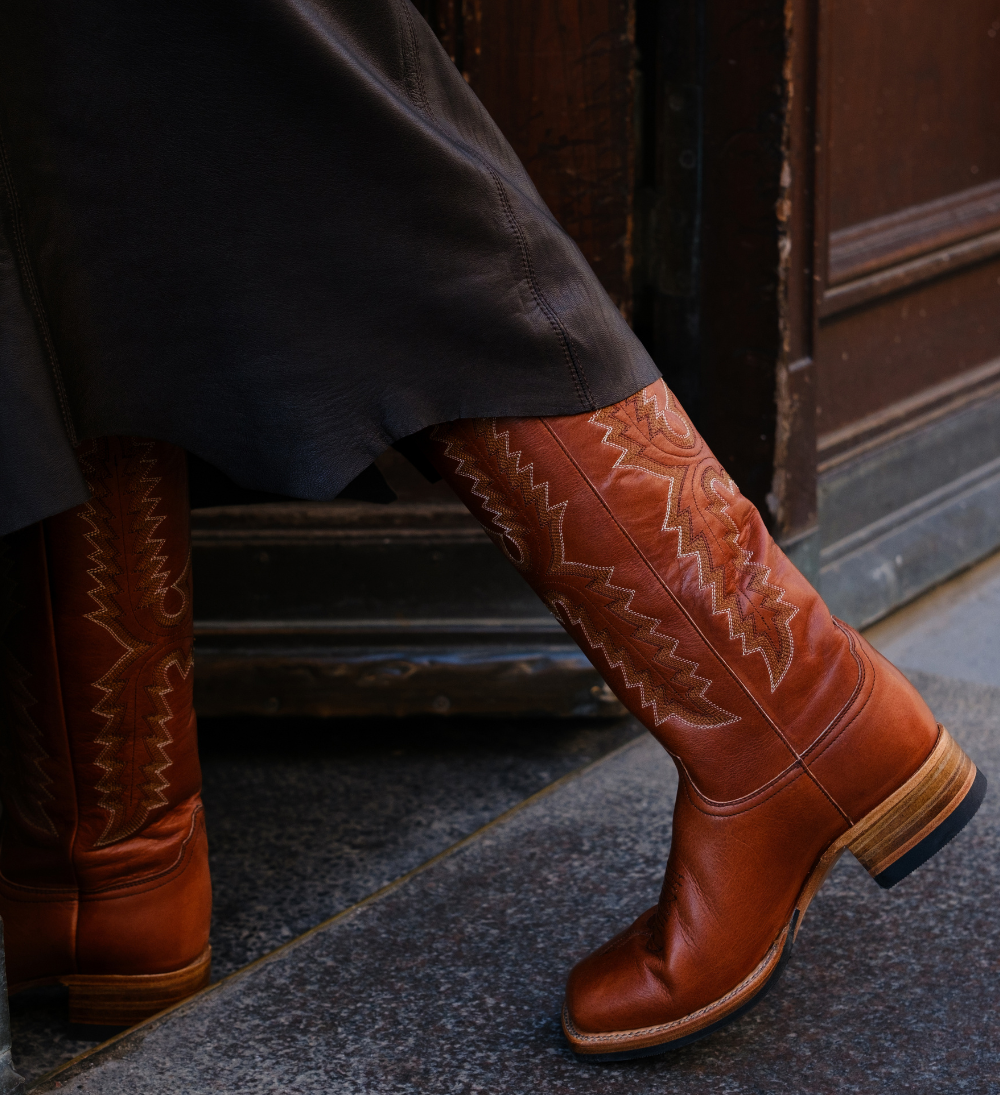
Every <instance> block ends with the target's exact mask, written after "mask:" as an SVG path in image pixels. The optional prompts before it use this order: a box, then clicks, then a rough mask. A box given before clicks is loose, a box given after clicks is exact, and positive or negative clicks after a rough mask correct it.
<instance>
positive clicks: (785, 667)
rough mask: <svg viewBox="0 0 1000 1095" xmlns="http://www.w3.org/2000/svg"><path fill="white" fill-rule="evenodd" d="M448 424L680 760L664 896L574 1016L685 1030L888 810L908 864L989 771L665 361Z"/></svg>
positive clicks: (475, 481)
mask: <svg viewBox="0 0 1000 1095" xmlns="http://www.w3.org/2000/svg"><path fill="white" fill-rule="evenodd" d="M432 436H433V442H432V446H431V448H432V454H433V458H434V460H435V463H436V466H437V467H438V470H439V471H440V472H441V473H442V475H443V476H445V478H446V479H447V480H448V481H449V482H450V483H451V485H452V486H453V487H454V489H455V490H456V491H457V492H458V494H459V496H460V497H461V498H462V499H463V501H465V502H466V504H467V505H468V506H469V507H470V509H472V511H473V512H474V513H475V514H476V515H477V516H478V517H479V519H480V520H481V521H482V523H483V525H484V528H485V529H486V531H487V532H488V533H489V534H490V536H491V537H492V538H493V539H494V541H495V542H496V543H497V545H498V546H499V547H500V548H501V550H502V551H503V552H504V553H505V554H506V555H507V557H508V558H509V559H510V560H511V562H513V563H514V565H515V566H517V567H518V569H519V570H520V571H521V573H522V574H523V575H524V577H525V578H526V579H527V581H528V582H529V583H530V584H531V586H532V587H533V588H534V590H535V591H536V592H537V593H538V595H539V596H540V597H541V598H542V600H543V601H544V602H545V603H546V605H547V606H548V607H549V609H550V610H551V611H552V613H553V614H554V615H555V616H556V618H557V619H558V620H559V622H560V623H561V624H562V625H563V626H564V627H565V628H566V630H567V631H568V632H569V633H570V634H571V635H572V636H573V638H574V639H575V640H576V641H577V642H578V644H579V645H580V647H581V649H583V651H584V652H585V653H586V654H587V656H588V657H589V658H590V660H591V661H592V662H593V663H594V665H595V666H596V668H597V669H598V670H599V671H600V672H601V674H602V676H603V677H604V678H605V680H607V682H608V684H609V685H610V686H611V688H612V689H613V691H614V692H615V694H616V695H617V696H618V697H619V699H621V701H622V702H623V703H624V704H625V705H626V706H627V707H628V708H629V709H630V710H631V711H632V712H633V714H635V715H636V717H637V718H639V719H640V720H641V721H642V722H643V723H644V725H645V726H646V727H647V728H648V729H649V730H650V731H651V732H652V733H653V734H654V735H655V736H656V737H657V739H658V740H659V741H660V742H661V744H662V745H663V746H664V747H665V748H666V749H667V750H668V752H670V754H671V755H672V757H673V759H674V761H675V763H676V765H677V768H678V771H679V777H680V779H679V786H678V792H677V799H676V803H675V810H674V827H673V836H672V842H671V848H670V856H669V860H668V864H667V870H666V875H665V879H664V885H663V889H662V892H661V895H660V900H659V902H658V904H657V905H656V906H655V907H654V908H652V909H650V910H648V911H647V912H646V913H644V914H643V915H642V916H640V917H639V918H638V920H636V921H635V923H634V924H633V925H632V926H631V927H629V928H628V929H626V930H625V931H624V932H622V933H620V934H619V935H618V936H616V937H615V938H614V939H612V940H611V941H610V942H609V943H608V944H606V945H605V946H604V947H602V948H600V949H599V950H598V951H596V952H595V953H594V954H592V955H590V956H589V957H588V958H586V959H584V960H583V961H582V962H581V963H580V964H579V965H578V966H577V967H576V968H575V969H574V971H573V973H572V974H571V976H570V980H569V984H568V987H567V1005H566V1011H565V1013H564V1029H565V1031H566V1033H567V1036H568V1037H569V1039H570V1042H571V1044H572V1045H573V1047H574V1049H575V1050H576V1051H577V1052H583V1053H588V1054H590V1053H595V1054H602V1053H605V1052H610V1053H611V1055H612V1056H614V1055H615V1053H616V1052H619V1051H621V1052H624V1053H626V1054H634V1053H642V1052H645V1051H646V1050H647V1049H649V1048H650V1047H654V1048H655V1047H660V1046H663V1045H665V1044H667V1043H672V1044H673V1043H676V1044H680V1043H682V1042H683V1041H684V1040H686V1039H689V1038H690V1037H692V1036H697V1034H698V1032H699V1031H701V1032H704V1031H705V1030H706V1029H707V1028H708V1027H711V1025H712V1024H713V1023H716V1022H721V1021H724V1020H725V1019H726V1017H727V1016H731V1015H733V1013H734V1012H735V1011H736V1010H737V1009H738V1008H740V1007H742V1006H744V1005H745V1004H746V1003H747V1002H748V1001H749V1000H752V999H753V998H754V997H755V995H756V994H757V993H758V992H759V991H760V990H761V986H762V985H764V984H767V983H768V982H769V980H770V978H771V977H772V976H773V975H775V974H776V971H777V970H778V968H779V963H780V961H781V959H782V956H783V955H785V954H787V948H788V946H790V942H791V939H792V937H793V935H794V932H795V930H796V925H797V924H798V923H799V922H800V919H801V915H802V914H803V913H804V911H805V908H806V907H807V905H808V901H809V900H810V899H811V896H812V894H813V893H815V890H816V888H818V886H819V884H820V883H821V881H822V878H823V877H824V876H825V873H826V871H827V870H828V869H829V867H830V865H832V862H834V861H835V858H836V855H839V854H840V851H842V850H843V847H844V846H847V844H848V843H850V842H854V843H850V846H851V847H852V849H853V848H854V846H855V844H856V843H857V841H858V840H861V839H862V836H863V834H862V833H861V830H862V829H865V827H866V826H869V827H870V826H872V825H876V822H878V824H877V826H876V829H877V831H876V832H875V836H873V837H872V838H871V839H870V840H869V838H864V839H865V840H867V841H868V843H870V844H871V845H872V850H871V853H870V855H869V857H868V858H869V860H870V862H871V864H872V865H876V866H878V867H879V868H880V869H881V868H883V867H884V866H885V865H886V864H887V863H889V864H891V863H895V862H897V861H899V860H900V857H902V856H904V855H905V854H906V853H907V849H908V848H911V847H913V845H914V844H915V842H917V841H919V840H920V839H921V836H922V834H925V833H927V832H932V831H939V829H940V826H942V825H946V822H947V818H948V816H949V815H950V812H951V811H953V810H954V809H955V808H956V807H957V805H958V804H959V803H960V802H961V801H962V800H963V796H964V795H965V794H967V793H968V792H969V790H970V788H971V782H970V781H971V780H972V779H973V778H975V767H974V765H972V764H971V762H969V761H968V758H965V757H964V754H962V753H961V750H958V749H957V747H954V748H952V747H953V746H954V743H950V739H949V738H948V736H947V734H946V733H945V732H944V731H943V730H940V729H939V727H938V726H937V724H936V723H935V720H934V718H933V716H932V714H931V712H930V711H929V710H928V708H927V706H926V704H924V702H923V700H922V699H921V698H920V696H919V695H918V694H917V692H916V690H915V689H914V688H913V687H912V686H911V685H910V684H909V682H908V681H906V679H905V678H904V677H903V676H902V675H901V674H899V673H898V671H896V670H895V669H894V668H893V667H892V666H890V665H889V664H888V663H887V662H886V661H885V660H884V659H883V658H881V657H880V655H878V654H877V653H876V652H875V651H874V650H873V649H872V648H871V647H870V646H869V644H868V643H866V642H865V640H864V639H863V638H862V637H861V636H860V635H858V634H857V633H856V632H855V631H854V630H853V629H851V628H849V627H847V626H846V625H845V624H843V623H841V622H840V621H838V620H835V619H834V618H833V617H832V616H831V615H830V613H829V611H828V610H827V608H826V606H825V605H824V604H823V602H822V600H821V599H820V597H819V596H818V594H817V593H816V591H815V590H814V589H813V588H812V587H811V586H810V585H809V583H808V582H807V581H806V580H805V578H804V577H803V576H802V575H801V574H800V573H799V572H798V570H796V568H795V567H794V566H792V565H791V563H789V561H788V560H787V559H786V558H785V556H784V554H783V553H782V552H781V550H780V549H779V548H778V547H777V545H776V544H775V543H774V541H773V540H772V539H771V537H770V535H769V534H768V532H767V529H766V527H765V526H764V523H763V521H762V520H761V517H760V514H759V513H758V512H757V510H756V509H755V508H754V507H753V506H752V505H751V504H750V503H749V502H748V501H747V500H746V499H745V498H743V496H742V495H741V494H740V492H739V490H738V489H737V487H736V485H735V483H734V482H733V481H732V479H731V478H730V477H729V475H728V474H727V473H726V471H725V470H724V469H723V468H722V466H721V465H720V464H719V462H718V461H717V460H716V458H715V457H714V455H713V454H712V452H711V451H710V450H709V448H708V447H707V445H706V444H705V443H704V441H703V440H702V438H701V437H699V435H698V434H697V432H696V431H695V429H694V427H693V426H692V424H691V422H690V420H689V419H688V418H687V416H686V415H685V414H684V412H683V410H682V409H681V407H680V406H679V405H678V404H677V402H676V401H675V400H674V398H673V396H672V394H671V393H670V392H669V391H668V389H667V388H666V386H665V385H664V384H663V383H662V381H660V382H657V383H655V384H652V385H650V386H649V387H647V388H646V389H644V390H643V391H640V392H637V393H636V394H635V395H633V396H631V397H629V398H628V399H625V400H623V401H622V402H620V403H617V404H615V405H614V406H610V407H605V408H602V409H600V410H598V411H595V412H593V413H592V414H583V415H574V416H569V417H553V418H544V419H542V418H534V419H479V420H472V421H460V422H456V423H450V424H448V425H447V426H441V427H437V428H436V429H435V431H434V433H433V435H432ZM949 743H950V744H949ZM939 753H940V756H939V757H938V754H939ZM935 757H938V759H935ZM938 760H940V762H941V763H938ZM914 781H916V784H917V785H918V786H916V787H915V789H914V788H911V787H910V785H911V784H912V783H914ZM908 788H909V790H908ZM901 795H902V796H903V799H902V800H901V802H902V805H900V804H899V803H897V802H896V798H894V796H897V797H898V796H901ZM973 797H974V796H973ZM876 814H878V815H879V817H882V816H883V814H884V815H885V820H883V821H878V819H877V818H876V817H875V815H876ZM879 826H880V827H879ZM873 831H875V830H873ZM940 831H941V832H944V830H943V829H941V830H940ZM949 831H950V830H949ZM925 853H926V854H925ZM929 854H933V853H932V852H928V851H926V849H924V850H922V851H920V852H919V853H918V854H917V858H918V859H919V862H923V859H924V858H926V856H927V855H929ZM921 856H922V857H923V858H920V857H921ZM865 865H866V866H868V867H869V870H872V871H873V874H877V873H878V872H877V871H876V870H873V867H872V866H869V863H868V862H866V864H865ZM903 868H905V869H906V870H909V869H912V867H910V866H907V864H902V867H901V868H900V869H903ZM623 1046H624V1049H623V1048H622V1047H623Z"/></svg>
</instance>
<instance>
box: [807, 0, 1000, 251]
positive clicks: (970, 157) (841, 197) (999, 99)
mask: <svg viewBox="0 0 1000 1095" xmlns="http://www.w3.org/2000/svg"><path fill="white" fill-rule="evenodd" d="M826 14H827V17H826V20H825V21H824V31H823V33H824V34H825V35H826V36H827V38H828V42H827V49H828V51H829V53H828V56H829V59H830V63H831V65H832V72H831V76H832V80H831V84H830V88H829V93H830V104H829V105H830V114H829V126H830V130H829V134H830V139H829V145H828V149H829V156H830V206H829V215H830V222H829V228H830V230H831V231H833V232H836V231H838V230H840V229H843V228H847V227H849V226H851V225H855V224H858V223H860V222H863V221H868V220H872V219H874V218H875V217H882V216H885V215H886V214H887V213H894V212H896V211H898V210H901V209H907V208H909V207H910V206H913V205H921V204H923V203H925V202H929V201H932V200H933V199H935V198H940V197H944V196H945V195H949V194H952V193H954V192H955V191H958V190H963V189H965V188H966V187H969V186H973V185H974V184H976V183H982V182H986V181H988V180H992V179H997V178H1000V140H998V139H997V135H998V134H1000V95H998V93H997V92H998V72H1000V4H997V2H996V0H952V2H950V3H946V4H939V3H927V2H919V0H833V2H832V3H830V4H829V7H828V9H827V13H826Z"/></svg>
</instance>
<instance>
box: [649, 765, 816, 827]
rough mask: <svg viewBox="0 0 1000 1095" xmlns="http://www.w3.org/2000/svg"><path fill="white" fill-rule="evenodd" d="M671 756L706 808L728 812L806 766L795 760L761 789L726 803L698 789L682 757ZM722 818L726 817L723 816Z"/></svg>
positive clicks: (728, 800) (791, 781) (763, 784)
mask: <svg viewBox="0 0 1000 1095" xmlns="http://www.w3.org/2000/svg"><path fill="white" fill-rule="evenodd" d="M667 752H668V753H669V752H670V750H669V749H668V750H667ZM670 756H671V757H672V758H673V761H674V763H675V764H678V765H680V767H682V768H683V769H684V774H685V775H686V776H687V778H688V781H689V782H690V784H691V789H692V790H693V791H694V793H695V794H696V795H697V796H698V798H699V799H701V801H702V802H703V803H704V804H705V805H706V806H709V807H711V808H712V809H716V810H726V809H728V808H729V807H730V806H739V805H740V804H742V803H744V802H749V801H750V800H751V799H754V798H756V797H757V796H758V795H761V794H763V793H764V792H765V791H769V790H770V789H771V788H772V787H775V786H776V785H777V784H778V783H780V782H781V781H782V780H783V779H785V778H786V777H787V775H788V773H789V772H791V771H792V770H793V769H795V768H804V767H805V764H804V763H803V762H802V760H793V761H792V763H791V764H789V765H788V767H787V768H783V769H782V770H781V771H780V772H779V773H778V774H777V775H776V776H774V778H773V779H769V780H768V781H767V783H762V784H761V785H760V787H758V788H757V789H756V790H754V791H751V792H750V793H749V794H746V795H741V796H740V797H739V798H731V799H726V800H725V801H720V800H718V799H714V798H709V797H708V795H706V794H705V793H704V792H703V791H702V790H701V789H700V788H699V787H698V785H697V783H696V782H695V780H694V778H693V777H692V775H691V772H690V771H689V769H688V766H687V765H686V764H685V763H684V761H682V760H681V759H680V757H677V756H674V754H673V753H670ZM788 782H789V783H793V782H794V780H789V781H788ZM761 801H763V799H762V800H761ZM713 816H714V815H713ZM722 816H725V815H722Z"/></svg>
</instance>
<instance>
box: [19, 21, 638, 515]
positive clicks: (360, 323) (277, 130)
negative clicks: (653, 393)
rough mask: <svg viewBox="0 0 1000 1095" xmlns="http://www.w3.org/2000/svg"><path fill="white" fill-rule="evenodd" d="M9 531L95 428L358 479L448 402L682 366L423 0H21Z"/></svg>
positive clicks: (560, 407)
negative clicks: (470, 75)
mask: <svg viewBox="0 0 1000 1095" xmlns="http://www.w3.org/2000/svg"><path fill="white" fill-rule="evenodd" d="M0 132H2V138H3V157H2V159H3V163H2V167H3V172H2V173H3V186H2V195H3V197H2V207H3V208H2V212H3V223H2V228H3V238H2V240H0V295H2V299H0V308H2V313H0V314H2V319H3V322H2V324H0V533H3V532H6V531H10V530H12V529H15V528H18V527H21V526H22V525H25V524H28V523H30V522H32V521H35V520H38V519H40V518H43V517H45V516H47V515H50V514H52V513H55V512H58V511H60V510H62V509H65V508H67V507H69V506H71V505H75V504H77V503H79V502H81V501H83V500H84V499H85V497H86V488H85V486H84V483H83V480H82V478H81V476H80V473H79V470H78V468H77V465H76V461H75V457H74V455H73V448H72V444H73V441H74V440H77V439H80V440H82V439H84V438H90V437H97V436H102V435H107V434H128V435H139V436H145V437H151V438H156V439H160V440H165V441H172V442H174V443H176V444H178V445H182V446H184V447H185V448H186V449H188V450H189V451H190V452H192V453H195V454H196V455H197V456H199V457H201V458H202V459H203V460H205V461H207V462H208V463H209V464H211V465H212V466H214V467H216V468H219V469H221V470H222V471H223V472H225V473H226V474H227V475H229V476H230V477H231V478H232V479H234V480H235V481H236V482H237V483H240V484H242V485H244V486H247V487H252V488H256V489H260V490H265V491H271V492H275V493H279V494H284V495H291V496H295V497H300V498H310V499H328V498H333V497H335V496H336V495H337V494H338V493H339V492H340V490H341V489H342V488H343V487H344V486H345V484H347V483H348V482H349V481H351V480H352V479H354V477H355V476H357V475H358V473H359V472H361V471H362V470H363V469H364V468H366V467H367V466H368V465H369V464H370V463H371V461H372V460H373V458H374V457H375V456H377V455H378V454H379V453H380V452H381V451H382V450H384V449H385V448H386V447H387V446H388V445H389V444H391V443H392V442H393V441H395V440H397V439H399V438H403V437H406V436H408V435H410V434H413V433H415V432H416V431H418V430H420V429H421V428H423V427H424V426H427V425H430V424H432V423H435V422H441V421H448V420H452V419H456V418H461V417H469V416H483V415H508V414H516V415H527V414H569V413H576V412H581V411H585V410H587V409H589V408H596V407H601V406H605V405H607V404H610V403H614V402H616V401H617V400H619V399H622V398H624V397H625V396H627V395H629V394H631V393H632V392H634V391H636V390H638V389H639V388H641V387H643V386H644V385H645V384H648V383H649V382H650V381H652V380H653V379H654V378H655V377H656V376H657V375H658V374H657V370H656V368H655V366H654V365H653V363H652V361H651V360H650V359H649V357H648V356H647V355H646V353H645V351H644V350H643V349H642V347H641V345H640V344H639V343H638V341H637V340H636V339H635V337H634V336H633V335H632V333H631V331H630V330H629V329H628V327H627V325H626V324H625V323H624V321H623V320H622V318H621V316H620V315H619V313H618V311H617V310H616V309H615V307H614V305H613V304H612V303H611V301H610V300H609V299H608V297H607V295H606V294H605V293H604V291H603V290H602V288H601V286H600V285H599V283H598V281H597V279H596V278H595V276H594V274H593V273H592V271H591V270H590V268H589V267H588V265H587V263H586V261H585V260H584V258H583V256H582V255H581V254H580V252H579V250H578V249H577V248H576V246H575V245H574V244H573V242H572V241H571V240H570V239H569V238H568V237H567V236H566V234H565V233H564V232H563V231H562V229H561V228H560V227H559V226H558V225H557V224H556V223H555V221H554V220H553V218H552V215H551V214H550V213H549V211H548V210H547V209H546V207H545V205H544V203H543V202H542V200H541V198H540V197H539V195H538V193H537V192H536V190H535V189H534V187H533V186H532V184H531V182H530V180H529V179H528V176H527V175H526V173H525V171H524V168H523V167H522V166H521V164H520V163H519V161H518V160H517V157H516V156H515V155H514V153H513V152H512V151H511V149H510V147H509V146H508V145H507V143H506V141H505V140H504V138H503V137H502V136H501V134H500V132H499V131H498V130H497V128H496V126H495V125H494V123H493V122H492V120H491V119H490V118H489V117H488V115H487V114H486V112H485V111H484V110H483V108H482V106H481V104H480V103H479V101H478V100H477V99H476V98H475V96H474V95H473V94H472V92H471V91H470V90H469V88H468V86H467V85H466V83H465V81H464V80H463V79H462V77H461V75H460V74H459V73H458V71H457V70H456V69H455V66H454V65H453V64H452V63H451V62H450V61H449V59H448V57H447V56H446V55H445V53H444V51H443V50H442V49H441V48H440V46H439V45H438V42H437V40H436V39H435V37H434V35H433V34H432V33H431V31H430V29H429V28H428V27H427V25H426V24H425V23H424V22H423V21H422V20H421V18H420V16H419V15H418V14H417V12H416V11H415V10H414V9H413V8H412V7H411V6H410V5H409V4H408V3H407V2H406V0H171V3H168V4H136V3H134V2H131V0H22V2H20V3H17V4H5V5H3V6H2V8H0Z"/></svg>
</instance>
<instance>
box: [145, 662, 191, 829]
mask: <svg viewBox="0 0 1000 1095" xmlns="http://www.w3.org/2000/svg"><path fill="white" fill-rule="evenodd" d="M193 668H194V656H193V655H192V653H191V651H190V650H187V651H182V650H174V651H172V652H171V653H170V654H168V655H167V656H166V657H165V658H163V659H161V660H160V661H159V662H158V663H157V665H156V668H155V670H154V671H153V683H152V684H148V685H146V692H147V693H148V695H149V698H150V699H151V700H152V701H153V707H154V711H153V713H152V714H150V715H147V716H146V722H147V723H148V724H149V729H150V733H149V735H148V736H147V737H146V743H147V745H148V746H149V751H150V753H151V754H152V755H153V757H154V759H153V760H151V761H150V762H149V764H145V765H143V768H142V774H143V775H144V776H145V777H146V782H145V783H143V784H142V785H141V786H142V792H143V796H144V798H143V801H144V803H148V804H149V807H148V809H147V810H146V812H145V814H144V815H143V820H145V818H146V817H148V815H149V813H150V812H151V811H152V810H154V809H155V808H156V807H158V806H167V805H169V803H168V802H167V799H166V796H165V795H164V794H163V792H164V791H165V790H166V789H167V787H169V786H170V781H169V780H168V779H167V778H166V777H165V776H164V775H163V773H164V771H165V770H166V769H167V768H169V767H170V765H171V764H172V763H173V762H172V761H171V759H170V757H169V756H167V752H166V748H167V746H168V745H173V742H174V739H173V737H172V736H171V734H170V731H169V730H168V729H167V724H168V722H169V721H170V719H171V718H172V717H173V714H174V713H173V711H172V710H171V709H170V704H169V703H168V702H167V697H168V696H169V695H170V693H171V692H173V690H174V686H173V684H172V683H171V681H170V670H171V669H176V670H177V672H178V673H179V674H180V677H181V680H187V678H188V675H189V674H190V672H191V670H192V669H193Z"/></svg>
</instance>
